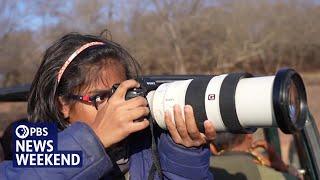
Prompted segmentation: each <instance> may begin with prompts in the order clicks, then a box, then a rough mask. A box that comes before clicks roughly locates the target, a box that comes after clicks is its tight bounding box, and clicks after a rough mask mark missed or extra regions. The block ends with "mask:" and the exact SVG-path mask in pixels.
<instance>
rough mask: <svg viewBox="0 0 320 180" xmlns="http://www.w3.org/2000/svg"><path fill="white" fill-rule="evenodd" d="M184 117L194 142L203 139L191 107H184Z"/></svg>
mask: <svg viewBox="0 0 320 180" xmlns="http://www.w3.org/2000/svg"><path fill="white" fill-rule="evenodd" d="M184 115H185V124H186V128H187V131H188V134H189V136H190V138H191V139H192V140H199V139H201V138H202V137H201V135H200V132H199V130H198V127H197V124H196V120H195V118H194V114H193V109H192V107H191V106H190V105H186V106H185V107H184Z"/></svg>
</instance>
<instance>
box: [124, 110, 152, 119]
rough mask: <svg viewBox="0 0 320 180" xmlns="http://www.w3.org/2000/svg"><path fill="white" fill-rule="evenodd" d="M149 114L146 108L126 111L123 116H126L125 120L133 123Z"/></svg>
mask: <svg viewBox="0 0 320 180" xmlns="http://www.w3.org/2000/svg"><path fill="white" fill-rule="evenodd" d="M149 113H150V110H149V108H148V107H137V108H134V109H131V110H129V111H127V112H126V113H125V114H124V115H123V116H126V119H128V121H134V120H136V119H139V118H141V117H145V116H147V115H148V114H149Z"/></svg>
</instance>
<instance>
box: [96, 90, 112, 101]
mask: <svg viewBox="0 0 320 180" xmlns="http://www.w3.org/2000/svg"><path fill="white" fill-rule="evenodd" d="M109 96H110V93H109V92H106V93H103V94H100V95H97V96H96V98H95V100H96V102H97V103H102V102H104V101H105V100H106V99H108V98H109Z"/></svg>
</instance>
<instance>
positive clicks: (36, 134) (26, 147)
mask: <svg viewBox="0 0 320 180" xmlns="http://www.w3.org/2000/svg"><path fill="white" fill-rule="evenodd" d="M13 128H14V131H13V150H14V153H13V166H14V167H80V166H82V152H81V151H59V150H58V146H57V144H58V143H57V141H58V138H57V136H58V130H57V126H56V125H55V124H54V123H29V122H28V123H25V122H24V123H15V124H14V126H13Z"/></svg>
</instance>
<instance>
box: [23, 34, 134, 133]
mask: <svg viewBox="0 0 320 180" xmlns="http://www.w3.org/2000/svg"><path fill="white" fill-rule="evenodd" d="M96 41H97V42H103V43H104V45H97V46H92V47H89V48H87V49H85V50H84V51H82V52H81V53H80V54H78V55H77V56H76V57H75V59H74V60H73V61H72V62H71V63H70V64H69V66H68V67H67V68H66V70H65V71H64V74H63V75H62V77H61V80H60V82H59V83H58V80H57V76H58V71H59V70H60V69H61V67H62V66H63V64H64V63H65V61H66V60H67V59H68V57H69V56H70V55H71V54H72V53H74V52H75V51H76V50H77V49H78V48H79V47H81V46H82V45H84V44H86V43H90V42H96ZM110 61H117V62H119V63H121V65H123V68H124V69H125V75H126V77H127V79H131V78H137V77H138V76H139V75H140V66H139V64H138V62H137V61H136V60H135V59H134V58H133V57H132V56H131V55H130V54H129V53H128V52H127V51H126V50H125V49H124V48H123V47H121V46H120V45H119V44H117V43H115V42H113V41H110V40H106V39H104V38H102V37H97V36H92V35H81V34H78V33H70V34H67V35H65V36H63V37H62V38H60V39H59V40H58V41H56V42H54V43H53V45H51V46H50V47H49V48H48V49H47V50H46V52H45V54H44V56H43V59H42V63H41V65H40V67H39V69H38V71H37V73H36V75H35V78H34V80H33V82H32V85H31V90H30V94H29V98H28V119H29V121H33V122H44V121H45V122H48V121H50V122H57V125H58V127H59V128H60V129H63V128H65V127H66V126H67V124H68V121H67V120H66V119H65V118H64V116H63V114H62V112H61V111H60V108H61V104H60V102H59V100H58V99H59V98H58V97H59V96H60V97H67V96H68V95H70V94H71V93H77V92H76V91H78V93H79V91H80V89H83V88H84V87H85V86H87V85H88V84H90V82H92V81H97V80H99V79H100V80H101V79H102V77H99V72H100V70H102V69H103V68H104V67H105V66H106V65H108V64H107V63H110ZM64 100H65V99H64ZM66 100H67V99H66Z"/></svg>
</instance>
